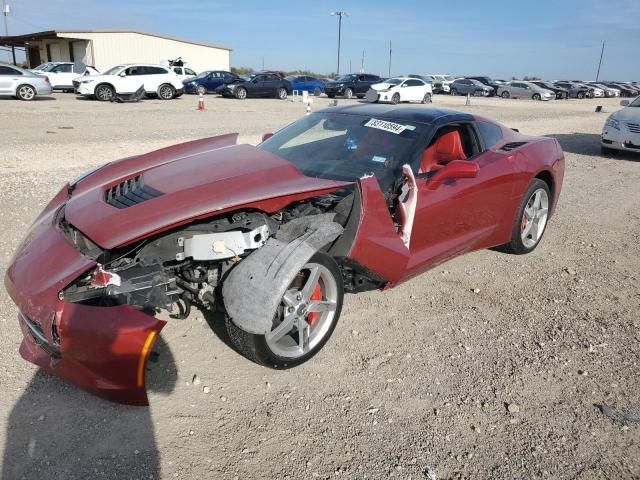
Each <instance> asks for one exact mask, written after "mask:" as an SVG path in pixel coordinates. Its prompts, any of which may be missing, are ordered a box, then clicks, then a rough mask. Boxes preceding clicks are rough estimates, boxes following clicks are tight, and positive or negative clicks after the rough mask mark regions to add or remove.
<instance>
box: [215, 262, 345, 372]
mask: <svg viewBox="0 0 640 480" xmlns="http://www.w3.org/2000/svg"><path fill="white" fill-rule="evenodd" d="M343 295H344V293H343V284H342V275H341V273H340V269H339V267H338V265H337V264H336V262H335V261H334V260H333V258H331V257H330V256H328V255H326V254H324V253H316V254H315V255H314V256H313V257H312V258H311V259H310V260H309V261H308V262H307V264H306V265H304V267H303V268H302V270H300V272H299V273H298V275H297V276H296V278H295V279H294V281H293V282H292V283H291V285H290V286H289V288H288V289H287V291H286V292H285V294H284V296H283V297H282V300H281V302H280V306H279V307H278V310H277V312H276V315H275V316H274V318H273V325H272V328H271V331H270V332H269V333H268V334H267V335H254V334H251V333H247V332H245V331H244V330H241V329H240V328H238V327H237V326H236V325H235V324H234V323H233V322H232V321H231V319H229V318H227V320H226V326H227V332H228V334H229V338H230V339H231V342H232V343H233V344H234V346H235V347H236V348H237V349H238V351H239V352H240V353H241V354H242V355H244V356H245V357H247V358H248V359H250V360H252V361H254V362H256V363H259V364H261V365H265V366H268V367H272V368H290V367H295V366H296V365H300V364H301V363H304V362H306V361H307V360H309V359H310V358H311V357H313V356H314V355H315V354H316V353H318V352H319V351H320V349H321V348H322V347H323V346H324V345H325V344H326V343H327V341H328V340H329V337H331V334H332V333H333V330H334V329H335V327H336V324H337V323H338V319H339V318H340V311H341V310H342V299H343Z"/></svg>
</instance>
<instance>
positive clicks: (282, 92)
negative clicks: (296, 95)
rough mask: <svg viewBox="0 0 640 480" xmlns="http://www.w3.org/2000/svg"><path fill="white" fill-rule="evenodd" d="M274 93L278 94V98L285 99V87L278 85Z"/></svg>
mask: <svg viewBox="0 0 640 480" xmlns="http://www.w3.org/2000/svg"><path fill="white" fill-rule="evenodd" d="M276 94H277V96H278V98H279V99H280V100H286V99H287V89H286V88H282V87H280V88H279V89H278V91H277V92H276Z"/></svg>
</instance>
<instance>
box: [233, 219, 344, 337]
mask: <svg viewBox="0 0 640 480" xmlns="http://www.w3.org/2000/svg"><path fill="white" fill-rule="evenodd" d="M332 217H333V215H332V214H328V215H326V214H325V215H314V216H311V217H305V218H301V219H296V220H294V221H292V222H289V223H288V224H286V225H284V226H283V227H282V228H281V229H280V230H279V231H278V233H277V234H276V236H275V237H271V238H269V240H267V242H266V243H265V244H264V245H263V246H262V247H261V248H260V249H258V250H256V251H255V252H253V253H252V254H251V255H249V256H248V257H247V258H245V259H244V260H242V262H240V264H238V265H237V266H236V267H235V268H234V269H233V270H232V271H231V273H230V274H229V276H228V277H227V279H226V280H225V282H224V284H223V286H222V297H223V300H224V306H225V308H226V310H227V314H228V315H229V317H230V318H231V320H232V321H233V323H234V324H236V325H237V326H238V327H239V328H241V329H242V330H244V331H246V332H249V333H253V334H256V335H265V334H267V333H269V332H270V331H271V328H272V326H273V317H274V315H275V313H276V309H277V308H278V305H279V304H280V301H281V299H282V297H283V295H284V294H285V292H286V290H287V288H288V287H289V285H291V282H292V281H293V280H294V278H295V276H296V275H297V274H298V272H300V270H301V269H302V267H303V266H304V264H305V263H307V262H308V261H309V259H310V258H311V257H312V256H313V255H314V254H315V253H316V252H317V251H318V250H320V249H321V248H322V247H323V246H325V245H327V244H328V243H329V242H332V241H333V240H335V239H336V238H337V237H338V236H339V235H340V234H341V233H342V231H343V228H342V226H341V225H340V224H338V223H335V222H333V221H330V218H332Z"/></svg>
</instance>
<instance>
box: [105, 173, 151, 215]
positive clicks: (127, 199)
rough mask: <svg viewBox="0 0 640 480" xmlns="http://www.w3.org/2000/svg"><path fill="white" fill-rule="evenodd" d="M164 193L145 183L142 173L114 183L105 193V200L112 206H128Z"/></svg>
mask: <svg viewBox="0 0 640 480" xmlns="http://www.w3.org/2000/svg"><path fill="white" fill-rule="evenodd" d="M160 195H164V193H162V192H159V191H158V190H156V189H154V188H152V187H149V186H148V185H145V184H144V181H143V179H142V175H138V176H136V177H133V178H130V179H128V180H125V181H124V182H121V183H119V184H117V185H114V186H113V187H111V188H110V189H109V190H107V191H106V192H105V193H104V201H105V202H107V203H108V204H109V205H111V206H112V207H116V208H128V207H132V206H134V205H138V204H139V203H142V202H144V201H146V200H151V199H152V198H156V197H159V196H160Z"/></svg>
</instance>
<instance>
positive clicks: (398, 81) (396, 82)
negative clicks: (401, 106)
mask: <svg viewBox="0 0 640 480" xmlns="http://www.w3.org/2000/svg"><path fill="white" fill-rule="evenodd" d="M403 81H404V78H390V79H389V80H385V81H384V82H382V83H388V84H389V85H400V84H401V83H402V82H403Z"/></svg>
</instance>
